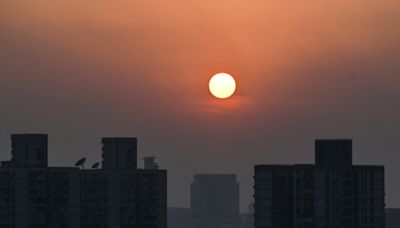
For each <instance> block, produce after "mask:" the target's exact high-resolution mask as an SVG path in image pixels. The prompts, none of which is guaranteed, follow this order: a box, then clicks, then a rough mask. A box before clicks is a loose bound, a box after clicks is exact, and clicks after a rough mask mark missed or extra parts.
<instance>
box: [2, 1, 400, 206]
mask: <svg viewBox="0 0 400 228" xmlns="http://www.w3.org/2000/svg"><path fill="white" fill-rule="evenodd" d="M399 28H400V2H399V1H398V0H380V1H376V0H325V1H319V0H302V1H294V0H269V1H262V0H218V1H215V0H201V1H200V0H190V1H188V0H170V1H165V0H146V1H144V0H143V1H142V0H136V1H128V0H126V1H104V0H92V1H70V0H65V1H61V0H60V1H52V0H49V1H41V0H36V1H17V0H9V1H7V0H2V1H0V108H1V111H0V151H1V152H0V160H5V159H9V158H10V134H11V133H23V132H32V133H48V134H49V149H50V151H49V159H50V164H51V165H54V166H55V165H63V166H70V165H73V164H74V162H75V161H76V160H77V159H79V158H81V157H83V156H86V157H88V160H89V162H91V163H94V162H97V161H99V160H100V159H101V144H100V141H101V137H103V136H137V137H138V138H139V157H141V156H143V155H149V154H155V155H157V156H159V163H160V165H161V167H162V168H166V169H168V174H169V183H168V187H169V204H170V205H171V206H189V197H190V196H189V187H190V182H191V180H192V176H193V174H194V173H236V174H238V180H239V181H240V184H241V206H242V210H245V209H246V208H247V205H248V203H249V202H250V201H251V200H252V198H251V194H252V185H253V179H252V176H253V166H254V165H255V164H270V163H299V162H300V163H312V162H314V147H313V145H314V144H313V143H314V139H315V138H353V139H354V161H355V163H357V164H382V165H385V167H386V196H387V198H386V204H387V206H388V207H400V195H399V194H398V193H399V192H400V181H399V175H398V173H399V172H400V165H399V163H400V154H399V153H400V140H399V136H400V29H399ZM217 72H228V73H231V74H233V75H234V76H235V77H236V79H237V81H238V93H237V95H236V96H234V97H233V98H232V99H230V100H227V101H219V100H216V99H214V98H213V97H212V96H211V95H210V94H209V92H208V87H207V86H208V85H207V83H208V80H209V78H210V77H211V75H212V74H214V73H217Z"/></svg>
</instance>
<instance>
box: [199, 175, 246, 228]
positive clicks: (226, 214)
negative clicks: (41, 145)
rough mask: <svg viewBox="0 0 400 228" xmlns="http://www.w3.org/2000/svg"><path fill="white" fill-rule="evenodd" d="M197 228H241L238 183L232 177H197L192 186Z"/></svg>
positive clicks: (234, 177)
mask: <svg viewBox="0 0 400 228" xmlns="http://www.w3.org/2000/svg"><path fill="white" fill-rule="evenodd" d="M191 209H192V217H193V222H194V224H193V227H194V228H228V227H229V228H235V227H238V226H239V225H240V217H239V183H237V182H236V175H233V174H196V175H194V181H193V183H192V184H191Z"/></svg>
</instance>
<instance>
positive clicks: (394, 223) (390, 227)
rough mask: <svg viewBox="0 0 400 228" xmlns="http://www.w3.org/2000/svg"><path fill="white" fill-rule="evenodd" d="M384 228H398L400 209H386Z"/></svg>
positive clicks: (399, 225) (399, 224)
mask: <svg viewBox="0 0 400 228" xmlns="http://www.w3.org/2000/svg"><path fill="white" fill-rule="evenodd" d="M385 213H386V228H399V227H400V208H386V209H385Z"/></svg>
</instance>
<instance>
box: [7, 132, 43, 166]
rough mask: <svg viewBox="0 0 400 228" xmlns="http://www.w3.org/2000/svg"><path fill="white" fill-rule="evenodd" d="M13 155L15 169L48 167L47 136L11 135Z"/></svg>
mask: <svg viewBox="0 0 400 228" xmlns="http://www.w3.org/2000/svg"><path fill="white" fill-rule="evenodd" d="M11 155H12V158H11V163H12V165H13V166H15V167H30V168H34V167H36V168H37V167H47V135H46V134H14V135H11Z"/></svg>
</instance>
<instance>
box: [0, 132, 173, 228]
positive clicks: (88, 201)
mask: <svg viewBox="0 0 400 228" xmlns="http://www.w3.org/2000/svg"><path fill="white" fill-rule="evenodd" d="M11 140H12V152H11V154H12V158H11V160H10V161H3V162H1V166H0V227H1V228H3V227H4V228H35V227H44V228H46V227H52V228H53V227H60V228H72V227H76V228H78V227H79V228H92V227H100V228H114V227H121V228H123V227H125V228H127V227H138V228H165V227H166V226H167V217H166V216H167V173H166V170H159V169H158V168H157V169H154V168H153V169H137V167H136V160H137V159H136V153H137V151H136V148H137V140H136V138H104V139H103V140H102V143H103V161H102V168H101V169H98V166H99V163H97V164H95V165H93V169H80V168H78V167H48V165H47V135H44V134H21V135H12V136H11ZM84 161H85V159H81V160H80V161H79V162H78V163H77V165H81V166H82V167H83V165H84ZM154 167H158V166H154Z"/></svg>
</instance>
